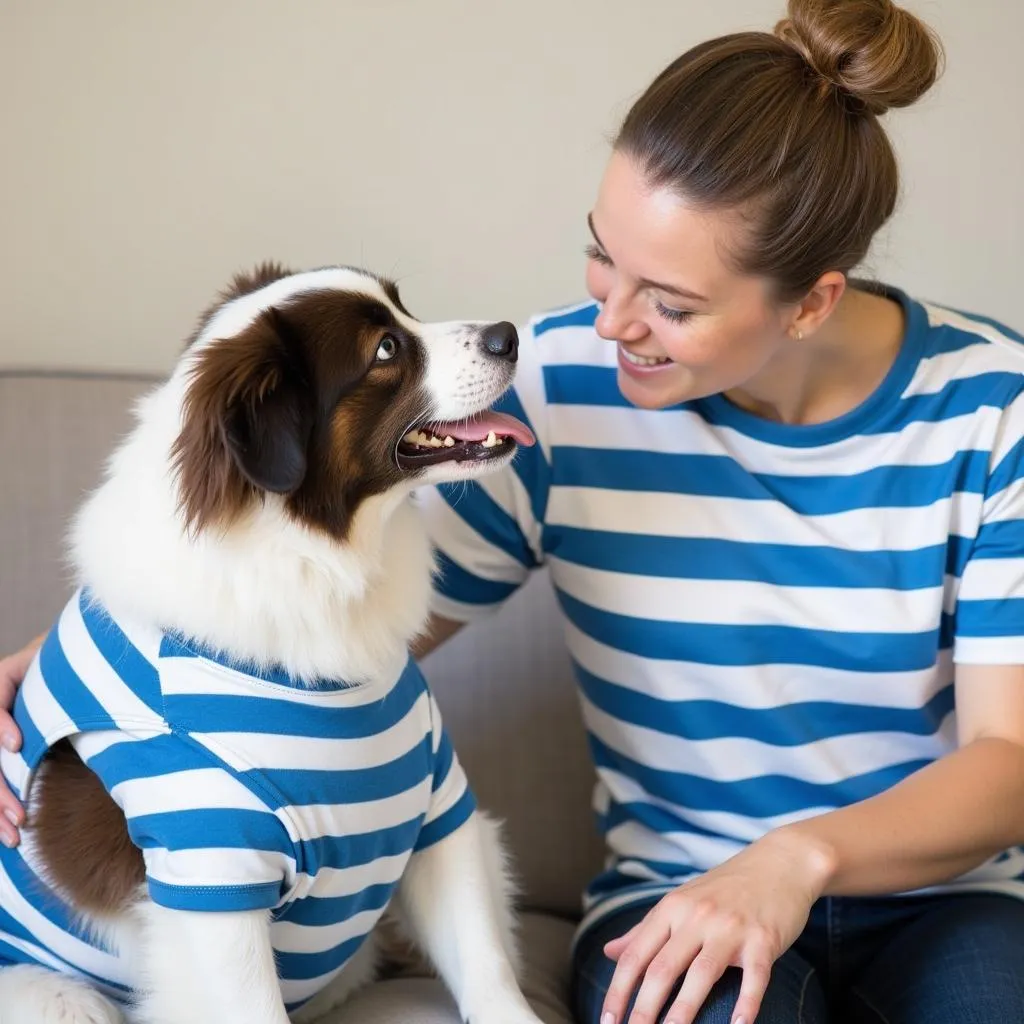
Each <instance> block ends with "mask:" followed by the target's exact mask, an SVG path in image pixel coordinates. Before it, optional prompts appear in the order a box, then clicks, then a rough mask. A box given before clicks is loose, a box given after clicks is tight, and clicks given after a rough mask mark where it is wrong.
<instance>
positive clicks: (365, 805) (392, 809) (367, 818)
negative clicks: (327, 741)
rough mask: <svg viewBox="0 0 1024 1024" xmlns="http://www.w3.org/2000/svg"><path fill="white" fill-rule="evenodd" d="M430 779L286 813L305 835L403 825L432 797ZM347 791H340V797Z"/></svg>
mask: <svg viewBox="0 0 1024 1024" xmlns="http://www.w3.org/2000/svg"><path fill="white" fill-rule="evenodd" d="M430 785H431V783H430V779H429V778H428V779H424V780H423V781H422V782H420V783H418V784H417V785H415V786H413V787H412V788H411V789H407V790H405V792H403V793H399V794H397V795H396V796H389V797H384V798H383V799H381V800H367V801H364V802H362V803H341V802H339V803H336V804H309V805H307V806H302V807H298V806H292V807H288V808H285V811H286V813H287V814H288V815H289V816H290V817H292V818H293V819H294V820H295V821H296V822H297V823H298V825H299V832H300V834H301V835H302V836H303V837H304V838H306V839H317V838H320V837H322V836H340V837H341V838H342V841H344V837H345V836H346V835H364V834H366V833H368V832H379V831H381V830H382V829H386V828H394V827H395V826H396V825H404V824H405V823H406V822H409V821H412V820H413V819H414V818H416V817H418V816H419V815H421V814H422V813H423V812H424V810H425V809H426V808H427V806H428V802H429V799H430ZM345 796H346V794H345V793H341V792H339V793H338V798H339V801H341V800H344V799H345Z"/></svg>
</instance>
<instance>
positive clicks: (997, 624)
mask: <svg viewBox="0 0 1024 1024" xmlns="http://www.w3.org/2000/svg"><path fill="white" fill-rule="evenodd" d="M956 635H957V636H963V637H968V636H976V637H1006V636H1010V637H1024V597H1004V598H997V599H993V600H985V601H971V600H964V599H961V600H959V601H958V602H957V606H956Z"/></svg>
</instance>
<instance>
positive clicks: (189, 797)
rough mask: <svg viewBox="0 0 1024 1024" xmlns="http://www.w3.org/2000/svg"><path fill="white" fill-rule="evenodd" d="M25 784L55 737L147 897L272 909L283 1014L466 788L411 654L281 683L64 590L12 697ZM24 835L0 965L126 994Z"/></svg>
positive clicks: (345, 949) (467, 809)
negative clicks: (48, 971) (119, 815)
mask: <svg viewBox="0 0 1024 1024" xmlns="http://www.w3.org/2000/svg"><path fill="white" fill-rule="evenodd" d="M15 711H16V720H17V722H18V724H19V726H20V727H21V729H22V732H23V734H24V745H23V749H22V752H21V754H20V755H11V754H7V753H5V754H4V755H3V758H2V760H0V766H2V768H3V771H4V774H5V776H6V777H7V778H8V779H9V781H10V782H11V783H12V785H13V788H14V789H15V792H16V793H18V794H19V795H20V796H21V797H22V798H24V797H25V796H26V794H27V790H28V787H29V786H30V783H31V778H32V773H33V770H34V769H35V768H36V766H37V765H38V764H39V762H40V760H41V758H42V757H43V755H44V754H45V752H46V750H47V748H48V746H50V745H52V744H53V743H54V742H55V741H56V740H58V739H60V738H61V737H64V736H70V737H71V739H72V742H73V744H74V746H75V747H76V749H77V750H78V752H79V754H80V755H81V756H82V757H83V758H84V759H85V760H86V761H87V763H88V765H89V766H90V768H92V769H93V770H94V771H95V772H96V774H97V775H98V776H99V777H100V779H102V781H103V784H104V785H105V786H106V788H107V790H108V791H109V792H110V794H111V795H112V797H113V798H114V800H115V801H116V802H117V803H118V804H119V805H120V807H121V808H122V809H123V810H124V812H125V815H126V817H127V820H128V828H129V831H130V833H131V837H132V839H133V841H134V842H135V844H136V845H137V846H139V847H140V848H141V849H142V851H143V854H144V857H145V864H146V874H147V879H148V886H149V892H150V895H151V897H152V899H153V900H154V901H155V902H157V903H159V904H162V905H164V906H167V907H172V908H179V909H186V910H204V911H230V910H252V909H262V908H267V909H273V923H272V924H271V939H272V942H273V945H274V950H275V958H276V961H277V965H278V973H279V975H280V977H281V988H282V993H283V995H284V1000H285V1003H286V1005H287V1006H288V1008H289V1009H294V1008H295V1007H297V1006H299V1005H301V1004H302V1003H303V1002H305V1001H306V1000H307V999H309V998H310V997H312V996H313V995H314V994H315V993H316V992H317V991H318V990H319V989H321V988H322V987H323V986H324V985H325V984H326V983H327V982H328V981H330V979H331V978H332V977H333V976H334V975H335V974H336V973H337V972H338V970H339V969H340V968H341V967H342V966H343V965H344V964H345V963H346V962H347V960H348V959H349V958H350V957H351V956H352V954H353V953H354V952H355V950H356V948H357V947H358V946H359V944H360V942H361V941H362V939H363V938H364V937H365V936H366V935H367V934H368V932H369V931H370V929H371V928H372V927H373V924H374V923H375V921H376V920H377V918H378V917H379V916H380V914H381V912H382V911H383V909H384V906H385V905H386V903H387V901H388V900H389V898H390V897H391V895H392V894H393V891H394V889H395V886H396V885H397V882H398V880H399V878H400V877H401V874H402V872H403V869H404V867H405V864H406V863H407V861H408V859H409V857H410V855H411V854H412V852H413V851H415V850H421V849H424V848H425V847H427V846H429V845H430V844H432V843H434V842H436V841H437V840H439V839H441V838H443V837H444V836H446V835H448V834H449V833H451V832H452V831H454V830H455V829H456V828H458V827H459V826H460V825H461V824H462V823H463V822H465V821H466V819H467V818H468V817H469V816H470V814H471V812H472V810H473V806H474V804H473V797H472V795H471V792H470V790H469V789H468V788H467V785H466V780H465V777H464V775H463V773H462V769H461V767H460V766H459V763H458V761H457V759H456V757H455V755H454V753H453V751H452V747H451V744H450V742H449V740H448V737H447V735H446V733H445V731H444V729H443V728H442V726H441V722H440V716H439V714H438V710H437V706H436V704H435V703H434V700H433V698H432V696H431V694H430V693H429V691H428V690H427V686H426V682H425V680H424V679H423V676H422V675H421V674H420V672H419V670H418V669H417V668H416V666H415V664H414V663H413V662H412V661H411V660H410V661H408V662H407V663H406V665H405V667H404V670H402V669H401V667H400V671H399V672H398V674H397V677H396V678H394V679H391V680H387V679H385V680H382V681H381V682H380V683H373V684H368V685H366V686H356V687H351V686H346V685H344V684H340V683H339V684H325V685H323V686H320V687H317V688H316V689H308V688H305V687H301V686H298V685H296V684H294V683H293V682H291V681H289V680H288V679H287V678H284V677H281V676H277V675H273V674H253V673H252V672H250V671H248V670H245V669H243V668H241V667H239V666H233V665H231V664H229V663H226V662H224V661H221V660H219V659H217V658H216V657H214V656H213V655H211V654H208V653H204V652H201V651H198V650H195V649H193V648H191V647H189V646H188V645H186V644H184V643H182V642H179V641H178V640H176V639H174V638H172V637H171V636H169V635H165V634H161V633H159V632H158V631H155V630H147V629H139V628H137V627H135V626H132V625H130V624H128V623H126V622H123V621H122V622H115V621H114V620H113V619H112V618H111V617H110V616H109V615H108V614H107V613H106V612H105V611H104V610H103V609H102V608H100V607H98V606H97V605H96V604H95V603H94V602H90V601H89V598H88V594H87V593H85V592H80V593H78V594H76V595H75V597H74V598H73V600H72V601H71V602H70V603H69V604H68V605H67V607H66V608H65V609H64V612H63V614H62V615H61V618H60V620H59V622H58V625H57V627H56V628H55V629H54V631H53V632H52V633H51V634H50V636H49V638H48V639H47V640H46V642H45V644H44V645H43V647H42V650H41V651H40V654H39V656H38V658H37V659H36V662H35V663H34V664H33V666H32V668H31V670H30V672H29V674H28V676H27V677H26V679H25V682H24V684H23V686H22V688H21V690H20V691H19V694H18V701H17V705H16V709H15ZM40 874H41V872H40V869H39V866H38V864H36V863H34V861H33V855H32V852H31V843H30V842H29V843H26V844H24V845H23V846H22V847H20V848H18V849H16V850H6V849H0V965H3V964H4V963H10V962H15V963H40V964H44V965H48V966H51V967H54V968H56V969H58V970H70V971H74V972H79V973H81V974H83V975H85V976H86V977H88V978H91V979H92V980H94V981H95V982H97V984H99V986H100V987H101V988H102V989H104V990H105V991H106V992H107V993H108V994H111V995H114V996H118V995H124V992H125V987H126V981H127V979H126V977H125V975H124V970H123V966H122V965H121V964H120V963H119V962H118V960H117V959H116V958H115V957H114V956H112V955H110V953H108V952H107V951H105V950H104V949H102V948H99V947H98V946H96V945H94V940H91V939H90V937H89V935H88V933H87V932H85V931H84V930H83V929H82V927H81V926H79V925H78V924H76V922H75V921H74V920H73V919H72V915H71V913H70V911H69V908H68V907H67V906H65V905H64V904H62V902H61V901H60V900H59V899H58V898H57V897H56V895H55V894H54V893H53V892H52V891H51V890H49V889H48V888H47V887H46V886H45V885H44V884H43V883H42V881H41V879H40Z"/></svg>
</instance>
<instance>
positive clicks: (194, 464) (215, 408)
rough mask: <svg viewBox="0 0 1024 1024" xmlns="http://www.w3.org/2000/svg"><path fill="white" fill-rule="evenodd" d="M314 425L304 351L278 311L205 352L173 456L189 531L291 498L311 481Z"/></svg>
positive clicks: (195, 368) (192, 375)
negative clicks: (270, 497) (276, 497)
mask: <svg viewBox="0 0 1024 1024" xmlns="http://www.w3.org/2000/svg"><path fill="white" fill-rule="evenodd" d="M312 424H313V407H312V398H311V395H310V392H309V387H308V378H307V374H306V372H305V367H304V364H303V359H302V350H301V346H300V345H299V343H298V340H297V338H296V337H295V334H294V332H293V330H292V328H291V326H290V324H289V323H288V320H287V317H286V315H285V314H283V313H282V312H281V311H279V310H276V309H273V308H272V309H269V310H266V311H265V312H264V313H262V314H261V315H260V316H259V318H258V319H257V320H256V321H255V322H254V323H252V324H251V325H250V326H249V327H247V328H246V329H245V330H243V331H242V332H240V333H239V334H237V335H235V336H234V337H231V338H219V339H216V340H214V341H212V342H210V343H209V344H208V345H206V346H204V348H203V349H202V350H201V351H200V352H199V353H198V354H197V356H196V357H195V362H194V363H193V365H192V367H191V369H190V371H189V381H188V385H187V389H186V392H185V398H184V403H183V408H182V429H181V433H180V434H179V435H178V438H177V440H176V442H175V444H174V450H173V459H174V465H175V469H176V471H177V474H178V484H179V489H180V493H179V497H180V507H181V511H182V513H183V515H184V518H185V522H186V525H187V526H188V527H189V528H190V529H192V530H200V529H202V528H204V527H205V526H208V525H211V524H212V523H226V522H230V521H231V519H233V518H234V517H235V516H236V515H238V513H240V512H241V511H242V510H243V509H244V508H245V507H246V505H247V504H248V503H249V502H250V501H251V500H253V498H255V497H257V496H258V495H259V494H260V493H263V492H268V491H269V492H271V493H274V494H292V493H294V492H295V491H296V490H297V489H298V488H299V486H300V485H301V484H302V481H303V480H304V479H305V476H306V448H307V445H308V443H309V435H310V431H311V430H312Z"/></svg>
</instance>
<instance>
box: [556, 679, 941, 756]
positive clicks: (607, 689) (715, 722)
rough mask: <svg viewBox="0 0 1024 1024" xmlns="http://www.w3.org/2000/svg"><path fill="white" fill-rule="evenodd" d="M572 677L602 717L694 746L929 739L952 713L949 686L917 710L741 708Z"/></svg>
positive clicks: (819, 704) (823, 704)
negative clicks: (891, 736)
mask: <svg viewBox="0 0 1024 1024" xmlns="http://www.w3.org/2000/svg"><path fill="white" fill-rule="evenodd" d="M576 674H577V675H578V677H579V680H580V688H581V689H582V690H583V692H584V694H586V697H587V699H588V700H589V701H590V702H591V703H592V704H593V705H594V706H595V707H596V708H598V709H599V710H601V711H603V712H604V713H605V714H607V715H611V716H612V717H613V718H616V719H618V720H619V721H622V722H628V723H629V724H631V725H638V726H641V727H642V728H645V729H652V730H654V731H656V732H660V733H666V734H668V735H671V736H678V737H680V738H681V739H687V740H695V741H702V740H719V739H747V740H756V741H757V742H758V743H766V744H771V745H772V746H776V747H798V746H804V745H805V744H807V743H816V742H819V741H821V740H827V739H834V738H835V737H837V736H854V735H857V734H864V735H868V734H871V733H884V732H889V733H904V734H906V735H910V736H932V735H934V734H935V733H936V732H938V730H939V729H940V728H941V726H942V723H943V721H944V720H945V719H946V717H947V716H948V715H949V714H950V713H951V712H952V711H953V707H954V688H953V684H952V683H949V684H948V685H946V686H944V687H943V688H942V689H941V690H939V691H938V693H936V694H935V696H934V697H932V698H931V699H930V700H929V701H928V702H927V703H926V704H925V705H924V706H923V707H919V708H894V707H873V706H871V705H868V704H842V703H839V702H836V701H802V702H800V703H792V704H780V705H778V706H775V707H769V708H743V707H737V706H735V705H732V704H724V703H722V702H721V701H716V700H660V699H659V698H657V697H652V696H650V695H649V694H645V693H638V692H637V691H636V690H629V689H626V688H625V687H622V686H617V685H615V684H614V683H609V682H605V681H604V680H603V679H599V678H598V677H597V676H595V675H591V673H589V672H587V671H586V670H585V669H583V668H581V667H579V666H576Z"/></svg>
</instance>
